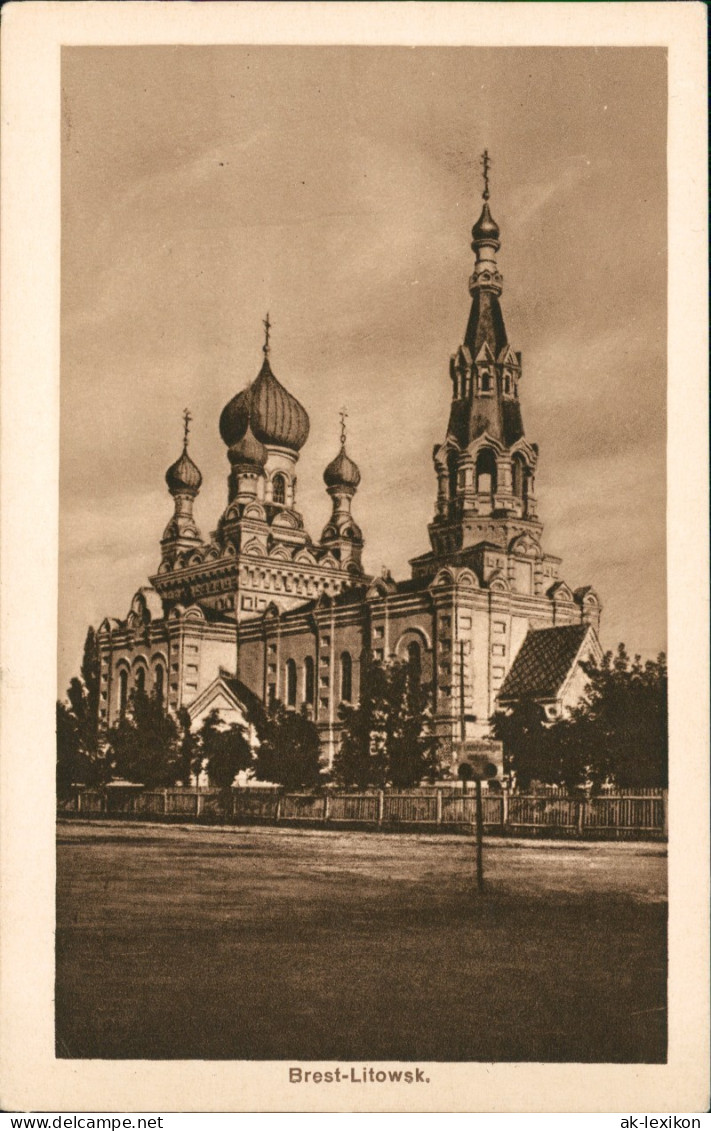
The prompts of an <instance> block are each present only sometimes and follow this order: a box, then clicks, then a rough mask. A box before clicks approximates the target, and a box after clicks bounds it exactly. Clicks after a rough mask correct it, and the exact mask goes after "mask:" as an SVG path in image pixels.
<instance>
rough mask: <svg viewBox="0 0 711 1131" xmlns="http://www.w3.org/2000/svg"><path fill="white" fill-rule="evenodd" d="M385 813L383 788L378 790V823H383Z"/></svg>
mask: <svg viewBox="0 0 711 1131" xmlns="http://www.w3.org/2000/svg"><path fill="white" fill-rule="evenodd" d="M384 815H385V794H384V792H383V790H382V789H379V790H378V825H382V823H383V816H384Z"/></svg>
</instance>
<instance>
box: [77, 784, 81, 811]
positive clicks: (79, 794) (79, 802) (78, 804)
mask: <svg viewBox="0 0 711 1131" xmlns="http://www.w3.org/2000/svg"><path fill="white" fill-rule="evenodd" d="M77 813H81V790H80V789H78V790H77Z"/></svg>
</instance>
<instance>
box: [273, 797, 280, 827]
mask: <svg viewBox="0 0 711 1131" xmlns="http://www.w3.org/2000/svg"><path fill="white" fill-rule="evenodd" d="M280 817H281V794H280V793H278V794H277V803H276V809H275V811H274V820H275V821H278V820H279V819H280Z"/></svg>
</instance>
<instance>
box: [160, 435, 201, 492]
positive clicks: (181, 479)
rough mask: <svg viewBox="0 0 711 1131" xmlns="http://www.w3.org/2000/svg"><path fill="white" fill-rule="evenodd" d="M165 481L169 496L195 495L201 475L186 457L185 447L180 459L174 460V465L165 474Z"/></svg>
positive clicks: (198, 469) (186, 450)
mask: <svg viewBox="0 0 711 1131" xmlns="http://www.w3.org/2000/svg"><path fill="white" fill-rule="evenodd" d="M165 481H166V483H167V484H168V490H169V491H170V493H171V495H178V494H181V493H185V494H189V495H197V493H198V491H199V490H200V485H201V484H202V475H201V474H200V468H199V467H197V465H196V464H194V463H193V461H192V460H191V458H190V456H189V455H188V449H187V447H184V448H183V454H182V455H181V457H180V459H178V460H176V461H175V463H174V464H171V466H170V467H169V468H168V470H167V471H166V473H165Z"/></svg>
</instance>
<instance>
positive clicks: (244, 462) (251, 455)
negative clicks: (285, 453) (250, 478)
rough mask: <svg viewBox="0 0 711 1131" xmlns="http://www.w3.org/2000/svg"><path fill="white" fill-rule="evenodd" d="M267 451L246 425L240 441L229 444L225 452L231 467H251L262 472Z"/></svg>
mask: <svg viewBox="0 0 711 1131" xmlns="http://www.w3.org/2000/svg"><path fill="white" fill-rule="evenodd" d="M268 454H269V453H268V452H267V449H266V448H265V447H264V444H261V443H260V442H259V440H258V439H257V437H256V436H255V435H254V432H253V431H252V429H251V428H250V426H249V424H247V431H246V432H245V434H244V436H243V437H242V439H241V440H238V441H237V443H236V444H231V445H230V448H229V450H228V452H227V456H228V459H229V461H230V463H231V464H232V466H233V467H253V468H256V469H258V470H259V471H261V470H262V468H263V467H264V465H265V463H266V462H267V456H268Z"/></svg>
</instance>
